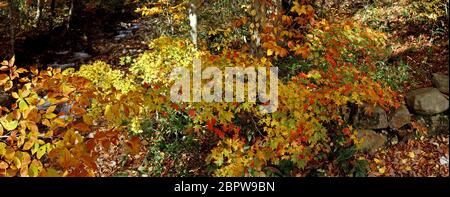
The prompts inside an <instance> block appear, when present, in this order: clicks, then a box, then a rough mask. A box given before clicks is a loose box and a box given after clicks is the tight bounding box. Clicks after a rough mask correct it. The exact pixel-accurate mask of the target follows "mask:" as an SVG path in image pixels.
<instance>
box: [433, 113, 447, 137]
mask: <svg viewBox="0 0 450 197" xmlns="http://www.w3.org/2000/svg"><path fill="white" fill-rule="evenodd" d="M430 126H431V131H432V132H433V133H434V134H441V133H445V134H447V135H448V134H449V119H448V116H446V115H443V114H438V115H436V116H432V117H431V125H430Z"/></svg>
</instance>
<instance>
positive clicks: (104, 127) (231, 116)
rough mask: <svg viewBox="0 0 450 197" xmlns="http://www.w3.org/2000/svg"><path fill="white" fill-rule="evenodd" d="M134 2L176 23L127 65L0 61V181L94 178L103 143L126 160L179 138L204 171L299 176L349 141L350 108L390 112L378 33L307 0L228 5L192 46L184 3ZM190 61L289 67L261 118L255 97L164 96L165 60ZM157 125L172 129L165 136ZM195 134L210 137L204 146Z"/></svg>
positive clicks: (168, 65) (391, 94) (354, 142)
mask: <svg viewBox="0 0 450 197" xmlns="http://www.w3.org/2000/svg"><path fill="white" fill-rule="evenodd" d="M143 5H145V6H141V8H139V9H138V10H137V12H138V13H140V14H142V15H143V16H144V17H168V18H169V19H170V18H171V19H173V20H172V22H173V24H172V25H174V26H177V27H178V26H179V30H180V29H181V30H180V32H174V33H173V35H162V36H160V37H159V38H156V39H154V40H152V41H151V42H150V43H149V44H148V45H149V49H148V50H147V51H145V52H144V53H142V54H141V55H140V56H139V57H137V58H136V59H135V60H134V61H133V63H132V64H131V66H130V67H129V68H120V69H119V68H116V67H115V66H111V65H108V64H107V63H105V62H102V61H96V62H94V63H91V64H86V65H82V66H81V67H80V68H79V69H73V68H69V69H66V70H64V71H62V70H61V69H53V68H50V67H49V68H47V69H37V68H34V67H29V68H28V67H18V66H17V65H16V64H15V60H14V58H13V59H11V60H8V61H3V62H2V64H1V67H0V87H1V89H3V90H4V91H5V92H6V93H8V95H9V96H10V102H9V103H8V104H7V105H6V106H1V107H0V123H1V125H0V137H1V138H0V176H33V177H34V176H98V175H99V173H98V172H99V169H98V168H99V165H98V163H97V159H98V158H99V156H100V152H101V151H102V150H107V149H110V148H111V147H112V146H116V147H120V149H122V150H123V151H125V152H127V153H128V154H130V155H136V154H139V152H140V151H141V149H142V148H143V147H142V146H143V145H142V144H143V143H142V141H143V140H144V139H145V141H146V142H147V141H149V139H160V138H164V137H167V136H170V137H171V138H176V139H178V135H181V136H190V137H192V138H194V140H193V141H195V142H196V143H205V144H206V143H213V146H212V148H210V150H209V151H210V152H208V153H206V155H207V156H206V158H205V160H204V161H202V162H204V163H205V164H206V165H208V166H210V167H209V168H210V169H209V170H210V172H208V173H210V174H211V175H214V176H273V175H276V174H277V173H280V170H281V169H282V168H283V167H282V166H285V165H287V164H289V165H290V166H291V167H289V172H288V173H285V175H290V176H305V175H306V172H309V171H311V170H312V169H316V168H318V167H320V166H321V165H322V164H323V163H325V162H327V161H329V160H333V159H334V158H332V157H331V156H330V155H332V154H334V153H336V152H337V151H339V150H342V149H345V148H349V147H358V145H359V144H360V141H359V140H358V138H357V137H356V134H357V132H358V130H357V129H356V128H354V127H353V126H352V124H351V123H350V117H351V115H353V114H352V106H354V105H357V106H358V105H359V106H361V105H369V106H380V107H382V108H383V109H385V110H386V111H388V110H390V109H393V108H396V107H398V106H399V105H400V103H401V99H402V98H401V96H399V95H398V93H396V92H395V91H393V90H392V89H391V87H389V85H388V84H386V83H384V82H383V81H382V80H375V79H374V78H373V77H372V76H373V73H374V72H376V69H377V67H376V66H377V65H376V64H375V62H377V61H379V60H382V59H384V58H385V57H386V54H385V53H384V51H385V47H386V43H385V41H386V39H387V38H386V36H385V35H384V34H383V33H382V32H378V31H376V30H373V29H370V28H369V27H366V26H364V25H362V24H359V23H355V22H351V21H341V22H330V21H327V20H325V19H318V18H317V16H316V15H315V9H314V7H313V6H312V3H311V2H309V1H293V3H292V5H290V7H289V8H288V9H283V11H279V12H273V11H267V10H274V9H275V8H276V7H277V6H279V5H278V4H276V3H274V1H267V0H266V1H258V4H253V5H250V4H249V5H245V6H242V7H240V8H236V9H242V10H243V12H241V15H239V16H233V17H235V18H234V19H235V20H230V21H232V22H230V23H229V24H226V26H227V27H226V28H217V29H209V30H208V31H207V32H204V34H201V35H200V36H204V37H208V36H209V37H212V36H214V40H212V39H210V40H209V43H204V42H203V41H200V46H199V47H198V48H195V46H194V44H193V43H192V42H191V40H190V39H189V38H183V37H181V36H177V34H181V33H182V30H183V28H186V24H185V23H186V22H187V21H188V18H187V16H186V14H187V13H186V12H187V10H188V9H189V4H188V3H186V2H179V3H173V4H161V3H148V4H143ZM165 12H167V13H170V15H169V14H168V15H164V13H165ZM161 15H163V16H161ZM234 35H239V36H234ZM242 36H244V37H246V38H250V39H249V43H245V44H244V43H241V41H239V40H240V39H241V37H242ZM200 40H201V39H200ZM256 40H258V44H255V42H256ZM238 42H239V44H238V45H237V46H236V45H235V44H236V43H238ZM194 58H199V59H201V61H202V68H206V67H209V66H215V67H218V68H219V69H224V68H225V67H243V68H245V67H250V66H254V65H258V66H261V67H267V68H268V67H270V66H280V67H281V66H284V67H283V68H280V69H281V70H283V69H284V70H293V71H292V72H290V75H289V76H283V77H284V78H283V80H280V83H279V98H278V100H279V107H278V110H277V111H276V112H274V113H271V114H263V113H260V112H259V110H258V108H257V106H258V105H260V104H261V103H256V102H243V103H237V102H233V103H206V102H197V103H172V102H171V101H170V87H171V85H172V84H173V81H172V80H170V79H169V77H168V76H169V74H170V72H171V71H172V69H173V68H175V67H185V68H188V69H191V68H192V63H193V59H194ZM305 65H306V66H305ZM204 82H208V81H207V80H204ZM248 91H250V90H249V89H248V87H247V86H246V92H248ZM149 125H150V126H149ZM162 125H163V126H162ZM178 126H180V128H181V130H182V132H178V130H179V129H178ZM175 127H177V129H178V130H177V129H175ZM163 128H169V129H168V130H171V129H173V130H176V131H177V132H174V133H169V134H167V136H164V135H163V134H161V133H163V132H164V131H165V130H164V129H163ZM171 131H172V130H171ZM149 133H151V134H149ZM147 135H152V137H150V138H149V137H148V136H147ZM155 136H157V137H160V138H157V137H155ZM161 136H163V137H161ZM173 136H176V137H173ZM205 136H213V137H210V138H208V139H209V140H211V141H208V140H206V141H207V142H205V140H204V139H203V138H202V137H205ZM180 138H182V137H180ZM183 139H184V138H183ZM201 139H203V141H202V140H201ZM147 144H148V143H147ZM149 144H153V142H151V141H150V142H149ZM152 148H153V147H152ZM152 157H153V158H152V159H155V158H156V156H154V155H152ZM155 160H156V159H155ZM161 161H162V162H163V161H164V162H165V160H164V159H161Z"/></svg>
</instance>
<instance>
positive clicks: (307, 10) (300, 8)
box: [291, 1, 314, 15]
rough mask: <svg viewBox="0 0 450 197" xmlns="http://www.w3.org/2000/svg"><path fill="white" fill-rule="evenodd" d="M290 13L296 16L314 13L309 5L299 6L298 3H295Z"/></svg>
mask: <svg viewBox="0 0 450 197" xmlns="http://www.w3.org/2000/svg"><path fill="white" fill-rule="evenodd" d="M291 12H296V13H297V14H298V15H302V14H310V13H312V12H314V8H313V7H312V6H311V5H300V4H299V3H298V1H295V2H294V6H293V7H292V8H291Z"/></svg>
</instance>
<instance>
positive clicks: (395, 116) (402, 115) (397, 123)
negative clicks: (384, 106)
mask: <svg viewBox="0 0 450 197" xmlns="http://www.w3.org/2000/svg"><path fill="white" fill-rule="evenodd" d="M409 123H411V114H410V113H409V110H408V108H407V107H406V106H405V105H402V106H400V107H399V108H398V109H396V110H395V111H394V112H393V113H392V114H391V115H390V117H389V127H390V128H392V129H399V128H401V127H403V126H405V125H407V124H409Z"/></svg>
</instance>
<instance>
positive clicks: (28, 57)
mask: <svg viewBox="0 0 450 197" xmlns="http://www.w3.org/2000/svg"><path fill="white" fill-rule="evenodd" d="M92 17H96V18H95V19H96V20H92V19H91V18H92ZM92 17H86V18H85V19H84V20H82V22H80V24H79V25H77V26H75V27H72V28H71V29H70V30H67V29H66V28H65V26H63V27H56V28H54V29H53V30H52V31H50V32H48V33H42V34H40V35H37V36H32V37H28V38H27V39H23V40H17V49H16V60H17V64H18V65H22V66H24V65H34V66H38V67H44V68H45V67H54V68H61V69H66V68H71V67H74V68H77V67H79V66H80V65H82V64H88V63H91V62H93V61H96V60H102V61H106V62H107V63H110V64H116V63H118V61H119V59H120V57H122V56H136V55H138V54H139V53H142V52H143V51H144V50H145V49H147V44H146V43H147V42H146V40H147V39H146V37H145V36H142V35H145V34H146V32H145V31H148V30H146V29H145V28H143V26H144V25H142V24H141V21H139V20H137V19H136V17H135V16H133V15H125V14H124V15H122V16H117V17H114V16H110V15H108V14H105V15H104V16H101V17H99V16H92Z"/></svg>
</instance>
